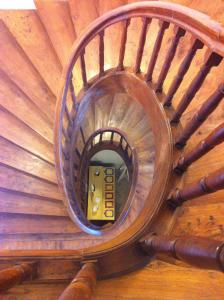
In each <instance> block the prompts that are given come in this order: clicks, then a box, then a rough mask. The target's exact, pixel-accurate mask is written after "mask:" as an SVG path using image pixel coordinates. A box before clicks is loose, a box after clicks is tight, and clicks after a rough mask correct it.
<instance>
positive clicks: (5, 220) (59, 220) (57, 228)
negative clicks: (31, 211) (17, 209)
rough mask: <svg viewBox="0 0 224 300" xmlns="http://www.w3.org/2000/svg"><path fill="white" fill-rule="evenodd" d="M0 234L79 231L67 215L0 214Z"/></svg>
mask: <svg viewBox="0 0 224 300" xmlns="http://www.w3.org/2000/svg"><path fill="white" fill-rule="evenodd" d="M0 220H1V222H0V234H9V235H12V234H14V235H17V234H31V233H32V234H34V233H35V234H41V233H44V234H46V233H57V234H61V237H62V238H63V233H79V232H80V229H79V228H77V227H76V226H75V225H74V223H73V222H72V221H71V220H70V218H69V217H58V216H37V215H23V214H22V215H20V214H8V213H1V214H0Z"/></svg>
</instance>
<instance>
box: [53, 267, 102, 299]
mask: <svg viewBox="0 0 224 300" xmlns="http://www.w3.org/2000/svg"><path fill="white" fill-rule="evenodd" d="M96 277H97V270H96V265H95V264H94V263H86V264H84V265H83V266H82V268H81V269H80V271H79V272H78V273H77V274H76V276H75V278H74V279H73V280H72V282H71V283H70V284H69V286H68V287H67V288H66V289H65V291H64V292H63V293H62V295H61V296H60V297H59V299H58V300H90V299H92V294H93V290H94V287H95V285H96Z"/></svg>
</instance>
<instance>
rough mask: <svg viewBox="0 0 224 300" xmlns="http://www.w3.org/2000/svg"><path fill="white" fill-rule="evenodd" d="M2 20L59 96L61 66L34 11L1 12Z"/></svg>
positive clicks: (54, 92) (53, 91)
mask: <svg viewBox="0 0 224 300" xmlns="http://www.w3.org/2000/svg"><path fill="white" fill-rule="evenodd" d="M0 18H1V19H2V20H3V21H4V23H5V24H6V26H7V27H8V29H9V30H10V32H11V33H12V34H13V36H14V37H15V39H16V40H17V42H18V43H19V45H20V47H21V48H22V49H23V50H24V52H25V53H26V55H27V56H28V57H29V59H30V61H32V63H33V65H34V66H35V68H36V69H37V71H38V72H39V74H40V75H41V76H42V78H43V80H44V81H45V82H46V83H47V85H48V86H49V88H50V89H51V91H52V93H53V94H54V95H55V96H57V93H58V90H57V89H58V85H59V80H60V76H61V71H62V68H61V65H60V62H59V60H58V57H57V55H56V53H55V50H54V48H53V46H52V44H51V41H50V39H49V36H48V34H47V32H46V30H45V28H44V26H43V24H42V22H41V20H40V18H39V16H38V14H37V12H36V11H34V10H7V11H4V10H1V11H0Z"/></svg>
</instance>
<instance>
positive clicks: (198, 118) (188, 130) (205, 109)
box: [175, 84, 224, 149]
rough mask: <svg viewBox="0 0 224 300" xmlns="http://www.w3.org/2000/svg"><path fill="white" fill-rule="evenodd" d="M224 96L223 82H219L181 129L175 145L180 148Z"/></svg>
mask: <svg viewBox="0 0 224 300" xmlns="http://www.w3.org/2000/svg"><path fill="white" fill-rule="evenodd" d="M223 97H224V84H221V85H220V86H219V87H218V88H217V90H216V91H215V92H214V93H213V94H212V95H211V96H210V97H209V98H208V99H207V100H206V101H205V102H204V104H203V105H202V106H201V107H200V109H199V110H198V111H197V112H196V114H195V115H194V116H193V118H192V120H190V122H188V124H187V126H186V127H185V128H184V129H183V131H182V133H181V135H180V137H178V138H177V140H176V143H175V146H176V147H177V148H179V149H180V148H182V147H184V146H185V145H186V142H187V141H188V139H189V138H190V137H191V135H192V134H193V133H194V132H195V131H196V130H197V129H198V128H199V127H200V125H201V124H202V123H203V122H204V121H205V120H206V119H207V117H208V116H209V115H210V114H211V113H212V112H213V111H214V110H215V108H216V107H217V106H218V105H219V103H220V101H221V100H222V99H223Z"/></svg>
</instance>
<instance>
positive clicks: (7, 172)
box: [0, 165, 64, 201]
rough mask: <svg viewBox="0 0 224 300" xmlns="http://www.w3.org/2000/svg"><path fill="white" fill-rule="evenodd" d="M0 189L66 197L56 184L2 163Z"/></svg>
mask: <svg viewBox="0 0 224 300" xmlns="http://www.w3.org/2000/svg"><path fill="white" fill-rule="evenodd" d="M0 189H3V190H7V191H14V192H20V193H22V194H28V195H31V196H33V195H34V196H38V197H40V198H47V199H53V200H57V201H62V200H63V199H64V195H63V194H62V193H61V192H59V189H58V186H57V185H56V184H52V183H49V182H46V181H45V180H41V179H37V178H35V177H32V176H29V175H25V174H24V173H22V172H20V171H18V170H15V169H13V168H11V167H7V166H5V165H0Z"/></svg>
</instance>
